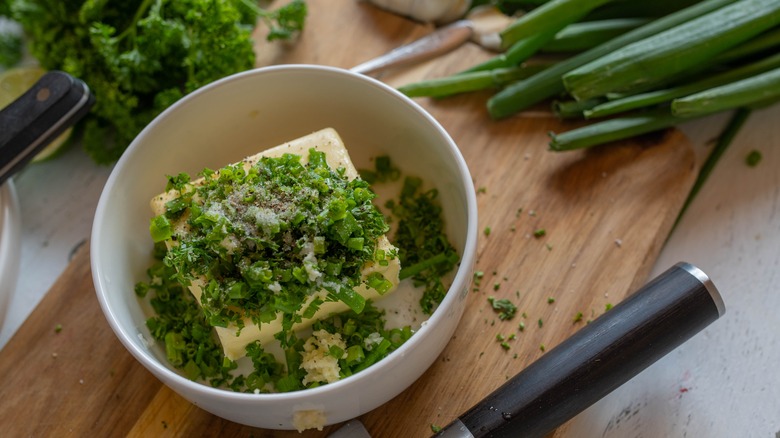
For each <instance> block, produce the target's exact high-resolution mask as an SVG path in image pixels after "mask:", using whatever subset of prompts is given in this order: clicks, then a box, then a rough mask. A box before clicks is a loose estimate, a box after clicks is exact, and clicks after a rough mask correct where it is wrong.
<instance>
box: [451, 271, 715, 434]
mask: <svg viewBox="0 0 780 438" xmlns="http://www.w3.org/2000/svg"><path fill="white" fill-rule="evenodd" d="M723 312H724V305H723V300H722V298H721V297H720V294H719V293H718V291H717V290H716V289H715V286H714V285H713V284H712V282H711V281H710V280H709V278H708V277H707V276H706V274H704V273H703V272H702V271H701V270H699V269H698V268H696V267H695V266H693V265H690V264H687V263H679V264H677V265H675V266H674V267H672V268H670V269H669V270H667V271H666V272H664V273H663V274H661V275H660V276H658V277H657V278H655V279H654V280H652V281H651V282H650V283H648V284H647V285H645V286H644V287H642V288H641V289H640V290H638V291H637V292H636V293H634V294H632V295H631V296H629V297H628V298H626V299H625V300H624V301H623V302H621V303H620V304H618V305H616V306H615V307H614V308H612V309H611V310H609V311H607V312H606V313H605V314H603V315H602V316H600V317H599V318H597V319H596V320H594V321H593V322H591V323H590V324H588V325H586V326H585V327H583V328H582V329H580V330H579V331H578V332H576V333H575V334H574V335H573V336H571V337H570V338H568V339H567V340H565V341H563V342H562V343H561V344H560V345H558V346H557V347H555V348H553V349H552V350H550V351H549V352H547V353H545V354H544V355H543V356H542V357H541V358H539V359H538V360H537V361H535V362H534V363H532V364H531V365H530V366H528V367H527V368H526V369H524V370H523V371H521V372H520V373H519V374H517V375H516V376H514V377H513V378H512V379H510V380H509V381H507V382H506V383H505V384H504V385H502V386H501V387H499V388H498V389H497V390H495V391H494V392H493V393H491V394H490V395H488V396H487V397H486V398H485V399H483V400H482V401H481V402H480V403H479V404H477V405H476V406H474V407H473V408H471V409H470V410H469V411H467V412H466V413H465V414H463V415H461V416H460V417H459V421H456V422H454V423H453V424H452V425H450V426H448V427H447V428H445V429H444V430H443V431H442V433H441V434H440V435H439V436H443V437H450V436H453V437H454V436H459V437H461V436H473V437H484V436H490V437H518V436H522V437H537V436H538V437H541V436H544V435H545V434H547V433H549V432H550V431H552V430H553V429H555V428H556V427H558V426H560V425H561V424H563V423H564V422H566V421H568V420H569V419H571V418H572V417H574V416H575V415H577V414H578V413H580V412H581V411H583V410H584V409H585V408H587V407H588V406H590V405H591V404H593V403H595V402H596V401H598V400H599V399H601V398H602V397H604V396H605V395H607V394H608V393H610V392H612V391H613V390H614V389H615V388H617V387H618V386H620V385H622V384H623V383H625V382H626V381H628V380H629V379H631V378H632V377H634V376H635V375H637V374H638V373H639V372H641V371H642V370H644V369H645V368H647V367H648V366H650V365H651V364H652V363H654V362H655V361H657V360H658V359H660V358H661V357H663V356H664V355H666V354H667V353H668V352H670V351H671V350H673V349H674V348H675V347H677V346H679V345H680V344H682V343H683V342H685V341H686V340H687V339H689V338H690V337H692V336H693V335H694V334H696V333H698V332H699V331H701V330H702V329H703V328H704V327H706V326H707V325H709V324H710V323H711V322H713V321H715V320H716V319H717V318H718V317H719V316H720V315H722V314H723ZM448 429H450V431H449V432H448ZM467 433H470V435H469V434H467Z"/></svg>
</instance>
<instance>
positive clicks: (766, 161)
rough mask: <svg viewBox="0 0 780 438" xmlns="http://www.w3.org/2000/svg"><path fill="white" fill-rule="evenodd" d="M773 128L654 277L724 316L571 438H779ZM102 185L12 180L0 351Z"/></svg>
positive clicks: (766, 117)
mask: <svg viewBox="0 0 780 438" xmlns="http://www.w3.org/2000/svg"><path fill="white" fill-rule="evenodd" d="M725 120H726V118H725V117H724V116H715V117H711V118H708V119H704V120H700V121H696V122H692V123H689V124H687V125H685V126H684V127H683V130H684V131H685V132H686V134H688V135H689V137H690V138H691V140H692V141H693V143H694V144H695V145H696V150H697V153H698V155H699V156H702V157H703V156H704V155H705V154H706V151H707V150H708V146H707V144H708V141H709V140H711V139H712V138H713V137H715V136H716V135H717V134H718V132H719V130H720V129H721V127H722V125H723V122H724V121H725ZM778 120H780V105H776V106H775V107H773V108H770V109H768V110H763V111H760V112H756V113H754V114H753V115H752V116H751V118H750V119H749V120H748V122H747V124H746V126H745V127H744V128H743V129H742V131H741V132H740V134H739V136H738V137H737V138H736V140H735V142H734V143H733V144H732V146H731V147H730V148H729V150H728V151H727V153H726V154H725V155H724V156H723V157H722V158H721V161H720V163H719V165H718V167H717V168H716V169H715V171H714V172H713V174H712V175H711V177H710V180H709V181H708V183H707V184H706V185H705V186H704V188H703V189H702V191H701V192H700V194H699V195H698V197H697V198H696V200H695V202H694V203H693V204H692V205H691V207H690V208H689V210H688V212H687V213H686V215H685V216H684V218H683V220H682V221H681V222H680V223H679V225H678V227H677V228H676V229H675V231H674V232H673V234H672V236H671V238H670V240H669V241H668V243H667V245H666V246H665V247H664V249H663V252H662V254H661V255H660V258H659V260H658V263H657V266H656V268H655V271H654V274H657V273H660V272H661V271H663V270H665V269H667V268H668V267H670V266H671V265H673V264H674V263H676V262H678V261H687V262H690V263H693V264H695V265H697V266H698V267H700V268H701V269H702V270H704V272H706V273H707V274H709V276H710V277H711V278H712V280H713V282H714V283H715V285H716V287H717V288H718V289H719V290H720V292H721V294H722V295H723V298H724V300H725V302H726V308H727V310H726V314H725V315H724V316H723V317H722V318H721V319H720V320H718V321H716V322H715V323H713V324H712V325H711V326H710V327H708V328H707V329H705V330H704V332H702V333H700V334H698V335H697V336H695V337H694V338H693V339H691V340H689V341H688V342H687V343H685V344H684V345H683V346H682V347H680V348H678V349H676V350H675V351H673V352H672V353H670V354H669V355H668V356H666V357H664V358H663V359H661V360H660V361H659V362H657V363H656V364H654V365H653V366H651V367H650V368H648V369H647V370H646V371H645V372H643V373H641V374H640V375H639V376H637V377H636V378H634V379H633V380H631V381H630V382H628V383H627V384H625V385H624V386H622V387H621V388H619V389H618V390H617V391H615V392H614V393H612V394H610V395H609V396H607V397H606V398H604V399H603V400H601V401H600V402H599V403H597V404H596V405H594V406H592V407H591V408H590V409H588V410H586V411H585V412H583V413H582V414H580V415H579V416H578V417H577V418H575V420H574V421H573V424H572V425H571V426H572V427H570V428H569V429H568V431H569V432H568V435H571V436H576V437H599V436H604V437H684V436H689V437H724V438H725V437H735V436H739V437H770V438H773V437H780V372H779V371H778V367H780V293H778V287H777V283H778V280H780V274H778V273H779V272H780V127H778V126H777V121H778ZM753 149H757V150H759V151H761V153H762V154H763V159H762V161H761V162H760V163H759V165H758V166H757V167H754V168H751V167H748V166H747V165H746V164H745V156H746V155H747V154H748V153H749V152H750V151H751V150H753ZM109 173H110V168H109V167H99V166H96V165H94V164H92V162H91V161H90V159H89V158H88V157H86V155H85V154H84V153H83V152H81V151H80V150H78V149H75V148H74V149H71V150H69V151H68V152H67V153H66V154H65V155H63V156H61V157H59V158H57V159H56V160H53V161H51V162H46V163H41V164H36V165H34V166H29V167H28V168H27V169H25V170H24V171H23V172H22V173H20V174H19V175H17V176H16V177H15V178H14V182H15V184H16V189H17V192H18V195H19V198H20V201H21V215H22V222H23V223H22V233H23V236H22V249H21V262H20V277H19V280H18V285H17V287H16V292H15V295H14V297H13V300H12V302H11V305H10V308H9V312H8V315H7V317H6V321H5V324H4V326H3V327H2V331H0V347H2V346H3V345H5V343H6V342H7V341H8V339H9V338H10V337H11V336H12V335H13V333H14V331H15V330H16V329H17V328H18V327H19V326H20V325H21V324H22V322H23V321H24V320H25V318H26V317H27V316H28V315H29V313H30V312H31V311H32V310H33V308H34V307H35V306H36V305H37V303H38V302H39V301H40V299H41V298H42V297H43V295H44V294H45V293H46V291H48V290H49V288H50V287H51V286H52V285H53V284H54V282H55V281H56V280H57V278H58V277H59V275H60V274H61V273H62V271H63V270H64V269H65V267H66V266H67V264H68V261H69V258H70V256H71V254H72V253H73V251H74V250H75V249H76V248H77V247H78V246H79V245H82V244H85V243H86V242H87V240H88V238H89V234H90V230H91V226H92V217H93V214H94V212H95V208H96V205H97V201H98V198H99V196H100V192H101V190H102V188H103V185H104V183H105V181H106V179H107V178H108V175H109ZM648 213H649V214H652V212H648ZM616 269H619V267H616Z"/></svg>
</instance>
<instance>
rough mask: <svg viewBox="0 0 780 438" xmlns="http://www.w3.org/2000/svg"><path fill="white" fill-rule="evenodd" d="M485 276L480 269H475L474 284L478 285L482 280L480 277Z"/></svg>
mask: <svg viewBox="0 0 780 438" xmlns="http://www.w3.org/2000/svg"><path fill="white" fill-rule="evenodd" d="M483 277H485V273H484V272H482V271H475V272H474V284H475V285H477V286H479V285H480V283H481V282H482V278H483Z"/></svg>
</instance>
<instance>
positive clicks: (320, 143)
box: [151, 128, 401, 360]
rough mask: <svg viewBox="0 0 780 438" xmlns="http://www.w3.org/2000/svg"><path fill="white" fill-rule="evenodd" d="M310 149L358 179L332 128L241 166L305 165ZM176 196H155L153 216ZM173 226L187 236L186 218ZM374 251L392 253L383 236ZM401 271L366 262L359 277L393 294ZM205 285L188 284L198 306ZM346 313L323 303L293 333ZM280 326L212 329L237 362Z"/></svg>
mask: <svg viewBox="0 0 780 438" xmlns="http://www.w3.org/2000/svg"><path fill="white" fill-rule="evenodd" d="M309 149H315V150H318V151H320V152H324V153H325V157H326V161H327V163H328V166H330V167H331V168H332V169H337V168H344V169H345V176H346V177H347V178H349V179H350V180H351V179H355V178H357V177H358V172H357V169H356V168H355V166H354V164H353V163H352V161H351V160H350V157H349V154H348V152H347V149H346V147H345V146H344V143H343V141H342V140H341V138H340V137H339V135H338V133H337V132H336V131H335V130H334V129H332V128H326V129H323V130H320V131H317V132H314V133H312V134H309V135H307V136H304V137H301V138H298V139H296V140H293V141H290V142H287V143H284V144H281V145H279V146H276V147H273V148H271V149H268V150H265V151H263V152H260V153H258V154H256V155H253V156H251V157H248V158H245V159H244V160H242V163H243V166H244V168H246V169H248V168H250V167H252V166H253V165H254V164H255V163H257V161H259V160H260V158H262V157H280V156H282V155H283V154H285V153H290V154H296V155H300V156H301V163H304V164H305V163H307V162H308V156H309ZM202 182H203V179H202V178H201V179H198V180H195V181H193V182H192V183H191V184H194V185H198V184H202ZM177 196H178V194H177V192H176V191H175V190H171V191H168V192H166V193H162V194H160V195H158V196H155V197H154V198H153V199H152V201H151V209H152V211H153V212H154V214H155V215H160V214H163V213H164V212H165V204H166V202H168V201H170V200H172V199H175V198H176V197H177ZM173 225H174V230H175V233H176V234H186V233H187V231H188V229H187V228H188V227H187V224H186V217H183V218H181V219H180V220H179V221H178V222H177V223H175V224H173ZM166 243H167V244H168V245H171V244H172V242H166ZM377 249H382V250H385V251H391V250H393V249H395V248H394V247H393V245H392V244H391V243H390V242H389V241H388V240H387V237H386V236H381V237H380V238H379V239H378V241H377ZM400 268H401V267H400V263H399V261H398V259H397V258H395V259H392V260H390V261H389V263H388V264H387V265H386V266H380V265H379V264H377V263H373V262H369V263H367V264H366V266H364V268H363V269H362V277H363V278H364V279H365V278H366V277H367V276H368V275H369V274H371V273H373V272H380V273H382V274H383V276H384V277H385V278H386V279H387V280H389V281H390V282H391V283H392V284H393V290H394V289H395V288H396V286H398V283H399V280H398V273H399V271H400ZM204 283H205V279H204V278H196V279H195V280H193V281H192V282H191V285H190V287H189V289H190V292H191V293H192V294H193V296H194V297H195V299H196V300H198V302H200V297H201V294H202V290H203V289H202V288H203V286H204ZM355 292H357V293H358V294H360V295H362V296H363V297H364V298H365V299H366V300H375V299H377V298H379V297H380V295H379V293H378V292H377V291H376V290H375V289H373V288H368V287H366V286H365V285H363V284H361V285H360V286H358V287H356V288H355ZM387 293H390V292H387ZM387 293H386V294H387ZM386 294H385V295H386ZM326 296H327V291H325V290H324V289H323V290H320V291H318V292H317V293H315V294H313V295H312V296H311V297H309V299H308V301H307V302H306V303H305V304H304V305H303V306H302V307H301V311H300V312H301V313H302V312H303V309H306V308H307V306H308V304H309V303H310V302H311V301H313V300H314V299H315V298H320V299H322V300H324V299H325V297H326ZM348 309H349V308H348V306H347V305H346V304H344V303H342V302H340V301H338V302H333V301H326V302H323V303H322V304H321V305H320V307H319V309H318V311H317V312H316V313H315V314H314V316H313V317H312V318H311V319H303V320H302V321H301V322H300V323H298V324H296V325H295V326H293V329H294V330H296V331H297V330H302V329H305V328H308V327H309V326H311V324H312V323H313V322H314V321H317V320H320V319H324V318H327V317H328V316H330V315H332V314H335V313H341V312H344V311H346V310H348ZM281 323H282V315H281V314H278V315H277V317H276V319H275V320H272V321H270V322H268V323H263V324H260V325H257V324H255V323H254V322H252V321H251V320H250V319H248V318H247V319H245V320H244V327H243V328H242V329H241V330H238V327H237V326H235V325H233V324H231V325H229V326H228V327H215V329H216V332H217V335H218V336H219V339H220V342H221V344H222V348H223V350H224V353H225V356H226V357H227V358H229V359H231V360H236V359H238V358H241V357H243V356H244V355H245V354H246V350H245V348H246V346H247V345H248V344H250V343H252V342H254V341H260V343H261V345H266V344H268V343H270V342H272V341H273V340H274V335H275V334H276V333H277V332H279V331H280V330H281Z"/></svg>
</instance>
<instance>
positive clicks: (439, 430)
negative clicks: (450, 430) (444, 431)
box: [431, 424, 441, 433]
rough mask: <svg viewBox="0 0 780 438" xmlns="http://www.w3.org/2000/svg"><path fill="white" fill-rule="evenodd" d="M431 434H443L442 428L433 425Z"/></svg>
mask: <svg viewBox="0 0 780 438" xmlns="http://www.w3.org/2000/svg"><path fill="white" fill-rule="evenodd" d="M431 432H433V433H439V432H441V426H437V425H435V424H431Z"/></svg>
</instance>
